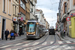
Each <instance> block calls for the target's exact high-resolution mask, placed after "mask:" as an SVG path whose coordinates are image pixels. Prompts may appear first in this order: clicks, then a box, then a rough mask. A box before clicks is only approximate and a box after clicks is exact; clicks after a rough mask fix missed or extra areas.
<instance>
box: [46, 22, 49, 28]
mask: <svg viewBox="0 0 75 50" xmlns="http://www.w3.org/2000/svg"><path fill="white" fill-rule="evenodd" d="M46 29H49V23H48V22H47V21H46Z"/></svg>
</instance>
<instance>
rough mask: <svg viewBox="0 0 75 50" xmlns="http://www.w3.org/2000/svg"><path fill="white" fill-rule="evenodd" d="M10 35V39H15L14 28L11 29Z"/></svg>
mask: <svg viewBox="0 0 75 50" xmlns="http://www.w3.org/2000/svg"><path fill="white" fill-rule="evenodd" d="M10 36H11V38H10V40H11V39H15V33H14V30H11V32H10Z"/></svg>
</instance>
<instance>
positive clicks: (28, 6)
mask: <svg viewBox="0 0 75 50" xmlns="http://www.w3.org/2000/svg"><path fill="white" fill-rule="evenodd" d="M29 19H30V0H27V3H26V20H29Z"/></svg>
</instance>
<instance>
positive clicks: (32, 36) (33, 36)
mask: <svg viewBox="0 0 75 50" xmlns="http://www.w3.org/2000/svg"><path fill="white" fill-rule="evenodd" d="M26 37H27V38H36V35H27V36H26Z"/></svg>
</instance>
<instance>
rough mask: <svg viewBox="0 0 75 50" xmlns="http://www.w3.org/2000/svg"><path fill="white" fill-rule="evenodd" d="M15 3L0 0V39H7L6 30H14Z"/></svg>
mask: <svg viewBox="0 0 75 50" xmlns="http://www.w3.org/2000/svg"><path fill="white" fill-rule="evenodd" d="M12 3H13V1H12V0H0V7H1V8H0V39H4V38H5V34H4V33H5V30H6V29H8V30H9V31H10V30H12V29H13V21H12V18H13V5H12Z"/></svg>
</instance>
